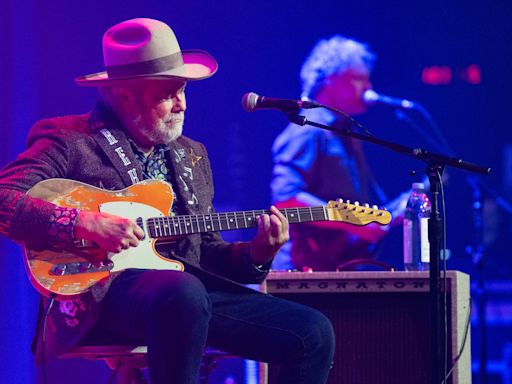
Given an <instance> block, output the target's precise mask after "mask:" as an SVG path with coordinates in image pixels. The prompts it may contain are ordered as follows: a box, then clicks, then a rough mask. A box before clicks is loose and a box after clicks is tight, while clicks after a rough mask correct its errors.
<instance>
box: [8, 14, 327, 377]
mask: <svg viewBox="0 0 512 384" xmlns="http://www.w3.org/2000/svg"><path fill="white" fill-rule="evenodd" d="M103 52H104V61H105V66H106V71H104V72H99V73H95V74H92V75H88V76H83V77H80V78H77V83H78V84H79V85H82V86H95V87H98V88H99V90H100V93H101V95H102V100H101V101H100V102H99V103H98V105H97V106H96V107H95V108H94V110H93V111H92V112H91V113H88V114H85V115H80V116H64V117H58V118H52V119H47V120H42V121H40V122H38V123H37V124H36V125H35V126H34V127H33V128H32V130H31V131H30V134H29V137H28V140H27V145H28V148H27V150H26V151H25V152H23V153H22V154H21V155H20V156H19V157H18V159H16V160H15V161H14V162H13V163H11V164H9V165H7V167H5V168H4V169H3V170H2V172H1V173H0V223H1V224H2V225H1V226H0V230H1V233H2V234H4V235H6V236H8V237H10V238H12V239H14V240H17V241H19V242H21V243H24V244H25V246H26V248H27V249H28V255H29V257H30V258H31V262H34V263H35V262H36V261H42V262H43V264H45V263H46V264H45V265H47V263H48V262H49V261H53V260H54V259H60V261H57V262H56V263H55V264H53V267H51V268H50V270H49V271H47V272H46V273H47V275H46V276H45V277H44V278H42V279H41V280H39V279H38V278H37V277H38V273H37V272H36V271H35V270H34V271H33V274H32V278H33V281H34V284H35V285H36V287H38V289H39V290H41V291H44V289H48V290H50V292H51V294H50V296H52V295H54V294H56V295H57V296H58V295H59V293H60V294H62V295H64V294H65V293H67V294H69V293H70V292H77V287H80V286H81V284H83V283H87V284H88V282H89V281H90V280H93V279H94V278H95V276H98V275H99V276H104V278H101V280H100V281H98V283H97V284H95V285H93V286H92V287H90V289H86V290H84V292H83V293H81V294H80V295H79V296H77V297H72V298H69V299H66V297H60V299H61V301H59V302H56V303H54V301H53V299H47V300H46V301H45V304H44V305H43V307H42V310H41V312H40V319H39V320H40V321H39V326H38V333H37V335H36V339H35V348H36V353H37V356H38V357H41V356H44V354H43V352H45V355H46V358H50V357H53V356H56V355H59V354H60V353H62V352H65V351H66V350H67V349H69V348H70V347H71V346H73V345H76V344H77V343H80V342H82V343H85V342H92V341H95V342H98V339H99V341H101V342H106V341H105V337H107V338H108V339H112V338H114V340H116V342H119V338H120V339H121V340H122V341H125V342H129V341H132V342H133V341H135V342H141V343H147V346H148V365H149V374H150V378H151V382H152V383H153V384H196V383H197V377H198V371H199V365H200V360H201V356H202V353H203V350H204V348H205V345H206V344H209V345H211V346H213V347H215V348H219V349H222V350H224V351H227V352H228V353H231V354H235V355H238V356H242V357H246V358H250V359H254V360H260V361H267V362H274V363H278V364H281V370H280V371H281V373H280V376H279V377H280V379H279V380H280V383H290V384H292V383H293V384H299V383H303V384H306V383H307V384H318V383H324V382H326V381H327V376H328V372H329V368H330V365H331V362H332V359H333V353H334V334H333V329H332V325H331V324H330V322H329V320H328V319H327V318H326V317H325V316H324V315H323V314H321V313H320V312H318V311H316V310H313V309H311V308H308V307H305V306H302V305H299V304H296V303H292V302H288V301H285V300H281V299H278V298H275V297H272V296H270V295H266V294H261V293H259V292H256V291H253V290H250V289H248V288H246V287H245V286H243V285H242V284H243V283H257V282H261V281H263V280H264V278H265V276H266V275H267V273H268V270H269V266H270V263H271V261H272V258H273V256H274V255H275V253H276V252H277V251H278V249H279V248H280V247H281V245H282V244H283V243H284V242H285V241H287V239H288V222H287V220H286V218H285V217H284V216H283V215H282V214H281V212H280V211H279V210H277V209H276V208H275V207H271V209H270V212H269V214H261V215H259V216H258V217H254V218H246V217H244V220H246V221H247V220H253V221H256V222H257V227H258V232H257V234H256V236H255V238H254V239H253V240H252V241H250V242H235V243H227V242H225V241H223V240H222V238H221V237H220V235H219V233H218V232H217V231H216V230H217V229H221V228H226V226H227V227H228V228H229V224H228V222H229V219H228V218H227V217H224V224H225V225H224V226H223V227H222V226H221V224H222V219H220V218H219V219H218V220H217V219H216V218H215V217H214V216H215V213H214V210H213V207H212V199H213V178H212V173H211V168H210V164H209V160H208V155H207V152H206V149H205V148H204V146H203V145H202V144H201V143H198V142H197V141H194V140H191V139H190V138H187V137H185V136H183V135H182V128H183V122H184V114H185V110H186V99H185V85H186V83H187V81H189V80H201V79H206V78H208V77H210V76H212V75H213V74H214V73H215V71H216V70H217V63H216V62H215V60H214V59H213V58H212V57H211V56H210V55H209V54H207V53H206V52H203V51H181V50H180V47H179V45H178V42H177V40H176V37H175V35H174V33H173V31H172V30H171V29H170V28H169V26H167V25H166V24H164V23H162V22H161V21H158V20H153V19H133V20H128V21H125V22H122V23H120V24H117V25H115V26H113V27H112V28H110V29H109V30H108V31H107V32H106V33H105V35H104V37H103ZM48 179H52V180H48ZM65 179H73V180H74V181H69V180H65ZM150 179H151V180H150ZM155 180H160V182H158V181H155ZM77 181H78V182H81V183H77ZM141 182H142V183H141ZM85 183H86V184H85ZM87 184H89V186H88V185H87ZM169 185H171V186H172V188H173V190H174V192H172V191H171V189H170V187H169ZM153 188H157V189H153ZM28 190H30V191H29V193H28V194H26V193H25V192H26V191H28ZM110 191H115V192H110ZM39 192H41V193H39ZM156 192H159V193H156ZM60 194H62V195H60ZM173 200H174V203H173ZM112 203H113V204H112ZM91 206H92V207H94V208H100V207H101V211H99V209H90V208H91ZM116 207H117V208H116ZM109 208H110V209H111V210H109ZM133 211H135V212H136V213H132V212H133ZM146 211H150V212H151V213H152V214H153V218H152V219H151V218H148V219H145V218H144V216H143V215H142V216H141V215H139V212H146ZM155 211H156V213H155ZM173 214H174V215H178V216H177V219H176V220H174V221H172V220H173V219H172V216H173ZM164 215H165V216H166V217H161V216H164ZM180 215H184V216H180ZM219 216H220V215H219ZM231 220H238V219H237V218H236V217H234V216H231ZM173 223H174V224H173ZM173 234H174V235H175V234H178V235H180V236H178V237H176V236H172V235H173ZM150 237H154V238H158V237H165V238H169V237H171V240H173V241H172V242H171V243H170V244H167V245H166V244H164V245H162V247H160V248H159V254H156V253H155V252H154V250H153V247H152V243H151V242H148V239H149V238H150ZM167 240H169V239H167ZM82 241H88V243H87V244H88V247H87V246H86V248H85V249H84V248H83V247H82V245H83V243H82ZM87 244H86V245H87ZM94 245H96V246H99V249H98V248H96V247H95V246H94ZM157 245H158V244H157ZM77 247H78V249H77ZM61 249H62V250H63V251H62V252H63V253H62V254H61V253H59V250H61ZM87 250H89V251H91V253H90V254H87ZM40 251H42V252H43V253H42V254H41V253H40ZM141 251H142V254H140V253H141ZM107 252H109V253H110V254H109V257H111V260H113V261H114V262H113V265H112V263H111V262H110V263H109V261H108V260H106V259H105V257H106V255H107ZM41 255H42V258H43V259H44V260H40V259H38V256H41ZM55 255H56V256H55ZM64 255H66V256H65V257H64ZM118 255H119V257H118ZM163 256H169V257H170V259H171V260H173V261H172V262H171V261H170V260H167V261H166V259H164V257H163ZM98 257H99V259H98ZM75 260H78V261H75ZM90 261H92V262H90ZM128 261H129V263H128ZM118 262H119V263H121V265H119V264H116V263H118ZM31 265H35V264H31ZM116 265H117V267H116ZM168 265H169V269H166V268H167V266H168ZM171 265H172V266H173V267H171ZM180 266H185V271H184V272H182V271H179V270H176V269H177V267H180ZM105 268H107V269H108V268H116V269H118V270H117V272H115V273H111V274H108V273H106V272H105V270H104V269H105ZM116 269H112V271H115V270H116ZM89 272H90V273H89ZM84 274H85V275H84ZM59 279H62V280H59ZM59 281H60V282H59ZM55 282H59V283H58V284H57V286H54V283H55ZM52 287H53V290H51V289H50V288H52ZM68 297H69V296H68ZM45 314H48V316H45ZM45 318H46V319H45ZM43 324H45V326H43ZM43 333H44V334H43ZM44 340H46V342H44Z"/></svg>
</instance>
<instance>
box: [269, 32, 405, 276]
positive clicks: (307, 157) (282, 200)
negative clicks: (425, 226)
mask: <svg viewBox="0 0 512 384" xmlns="http://www.w3.org/2000/svg"><path fill="white" fill-rule="evenodd" d="M374 61H375V55H374V54H373V52H371V51H370V50H369V48H368V47H367V46H366V45H365V44H362V43H360V42H358V41H356V40H353V39H349V38H346V37H343V36H340V35H335V36H332V37H331V38H328V39H325V40H324V39H322V40H320V41H318V42H317V44H316V45H315V47H314V48H313V49H312V51H311V53H310V55H309V56H308V58H307V59H306V60H305V62H304V64H303V65H302V70H301V73H300V78H301V82H302V98H303V99H307V100H315V101H318V102H319V103H321V104H324V105H328V106H331V107H333V108H337V109H338V110H340V111H343V112H345V113H348V114H349V115H351V116H359V115H361V114H363V113H364V112H366V110H367V105H366V103H365V101H364V97H363V95H364V93H365V91H367V90H370V89H372V84H371V82H370V75H371V71H372V69H373V64H374ZM301 114H303V115H305V116H306V117H307V119H308V120H310V121H314V122H317V123H320V124H326V125H331V126H335V127H339V128H342V129H355V130H357V129H358V128H357V127H353V126H351V122H350V121H349V120H348V119H343V118H340V116H336V115H335V114H334V113H332V112H330V111H328V110H327V109H323V108H318V109H310V110H304V111H301ZM358 118H359V117H358ZM362 144H363V142H362V141H359V140H356V139H352V138H349V137H342V136H341V135H337V134H335V133H333V132H331V131H327V130H324V129H320V128H316V127H312V126H308V125H305V126H298V125H295V124H289V125H288V126H287V127H286V128H285V129H284V131H283V132H281V134H280V135H279V136H278V137H277V138H276V139H275V141H274V145H273V148H272V152H273V161H274V168H273V174H272V182H271V188H272V199H273V201H274V204H276V205H277V206H278V207H287V206H316V205H323V204H325V202H326V201H328V200H332V199H336V197H337V196H343V198H345V199H349V200H350V201H351V202H354V201H359V202H367V201H371V202H373V203H377V204H381V205H383V204H385V203H386V205H387V208H388V210H390V211H393V217H394V218H395V219H398V220H394V221H393V222H392V225H396V224H399V223H401V218H402V215H403V210H404V208H405V204H406V199H407V196H408V195H409V192H406V193H404V194H401V195H400V196H399V197H398V198H397V199H395V200H394V201H393V202H391V203H390V202H389V201H388V199H387V197H386V195H385V193H384V191H383V189H382V188H381V187H380V185H379V184H378V183H377V180H376V178H375V176H374V174H373V172H372V170H371V168H370V166H369V164H368V161H367V158H366V156H365V153H364V151H363V145H362ZM392 225H390V226H380V225H376V224H370V225H368V226H367V227H365V228H362V227H358V226H353V225H348V224H346V223H335V222H315V223H308V224H305V225H300V226H292V227H291V228H290V242H289V243H287V244H286V245H285V246H284V247H283V248H282V249H281V250H280V252H279V253H278V255H277V256H276V257H275V259H274V263H273V265H272V268H273V269H283V270H288V269H298V270H303V269H307V268H313V270H316V271H329V270H336V268H337V267H339V266H342V265H343V264H345V263H347V262H350V261H353V260H356V259H359V260H364V259H366V260H368V259H370V258H373V257H374V252H375V251H376V248H377V245H379V244H380V243H381V241H382V240H383V239H384V237H385V236H387V235H388V232H389V229H390V228H391V227H392ZM386 262H389V260H386ZM393 262H395V261H393Z"/></svg>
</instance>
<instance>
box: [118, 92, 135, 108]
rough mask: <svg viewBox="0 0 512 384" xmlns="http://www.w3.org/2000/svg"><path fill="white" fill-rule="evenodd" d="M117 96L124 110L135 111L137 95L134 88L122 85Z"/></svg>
mask: <svg viewBox="0 0 512 384" xmlns="http://www.w3.org/2000/svg"><path fill="white" fill-rule="evenodd" d="M117 97H118V101H119V106H120V107H121V109H122V110H123V112H130V111H133V109H134V108H135V104H136V103H135V101H136V96H135V92H134V91H133V89H131V88H128V87H120V88H119V90H118V94H117Z"/></svg>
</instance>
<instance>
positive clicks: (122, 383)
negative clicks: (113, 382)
mask: <svg viewBox="0 0 512 384" xmlns="http://www.w3.org/2000/svg"><path fill="white" fill-rule="evenodd" d="M117 382H118V384H147V381H146V380H145V379H144V376H143V375H142V372H141V370H140V368H134V367H127V366H123V367H120V368H119V370H118V371H117Z"/></svg>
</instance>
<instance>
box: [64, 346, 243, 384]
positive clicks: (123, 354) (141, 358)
mask: <svg viewBox="0 0 512 384" xmlns="http://www.w3.org/2000/svg"><path fill="white" fill-rule="evenodd" d="M147 351H148V347H147V346H145V345H141V346H137V345H93V346H78V347H75V348H73V349H72V350H71V351H69V352H67V353H65V354H63V355H61V356H60V357H61V358H73V359H77V358H80V359H89V360H104V361H105V362H106V363H107V365H108V366H109V368H110V369H112V370H114V371H115V372H116V375H117V383H118V384H147V383H148V382H147V380H145V379H144V376H143V375H142V372H141V369H142V368H146V367H147V358H146V354H147ZM234 357H236V356H232V355H229V354H227V353H225V352H222V351H219V350H216V349H212V348H206V350H205V352H204V354H203V360H202V361H201V368H200V371H199V383H200V384H208V376H209V374H210V372H211V371H212V370H213V369H214V368H215V367H216V366H217V364H218V362H219V360H220V359H222V358H234Z"/></svg>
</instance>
